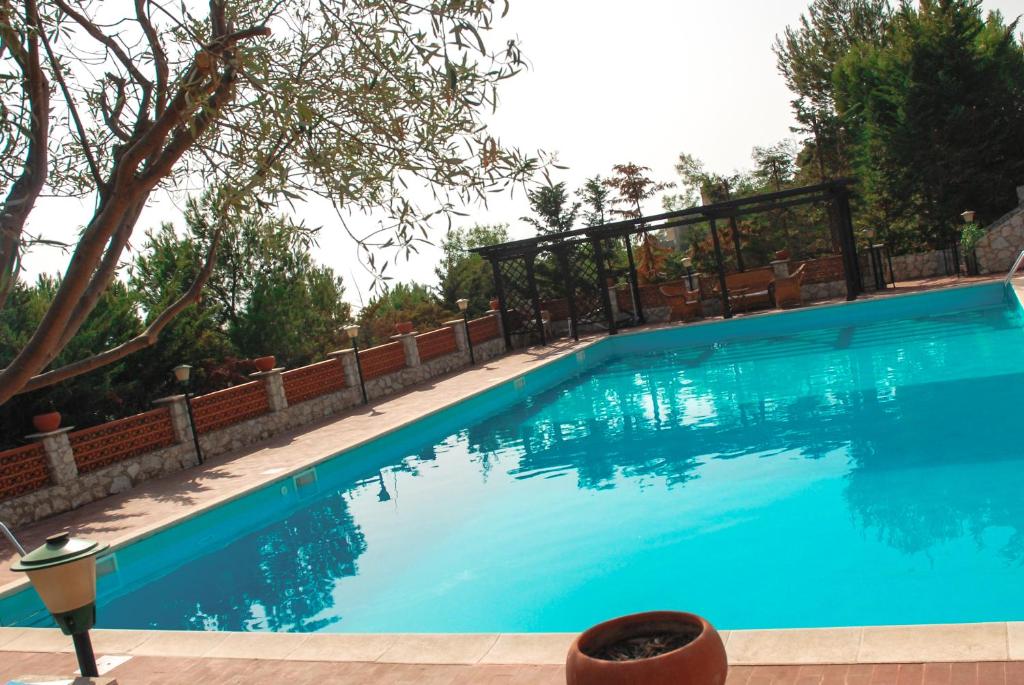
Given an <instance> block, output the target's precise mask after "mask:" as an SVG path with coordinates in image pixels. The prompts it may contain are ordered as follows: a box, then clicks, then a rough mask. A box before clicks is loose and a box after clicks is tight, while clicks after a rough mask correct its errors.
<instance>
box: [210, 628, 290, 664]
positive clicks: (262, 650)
mask: <svg viewBox="0 0 1024 685" xmlns="http://www.w3.org/2000/svg"><path fill="white" fill-rule="evenodd" d="M225 635H226V637H225V639H224V640H223V641H221V642H219V643H218V644H217V645H216V646H214V647H213V649H211V650H210V651H209V652H207V653H206V656H207V657H209V658H214V659H216V658H230V659H260V660H266V659H287V658H289V657H290V655H291V654H292V653H294V652H295V650H297V649H298V648H299V647H301V646H302V644H303V643H304V642H305V641H306V640H307V639H308V638H309V635H306V634H304V633H225Z"/></svg>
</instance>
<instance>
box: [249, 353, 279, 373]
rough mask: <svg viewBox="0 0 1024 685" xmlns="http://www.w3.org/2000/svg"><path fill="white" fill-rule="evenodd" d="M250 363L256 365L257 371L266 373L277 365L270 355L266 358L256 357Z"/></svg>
mask: <svg viewBox="0 0 1024 685" xmlns="http://www.w3.org/2000/svg"><path fill="white" fill-rule="evenodd" d="M252 363H253V364H255V365H256V370H257V371H260V372H262V373H266V372H267V371H270V370H272V369H273V368H274V364H275V363H277V359H276V358H275V357H274V355H272V354H270V355H267V356H266V357H256V358H255V359H253V360H252Z"/></svg>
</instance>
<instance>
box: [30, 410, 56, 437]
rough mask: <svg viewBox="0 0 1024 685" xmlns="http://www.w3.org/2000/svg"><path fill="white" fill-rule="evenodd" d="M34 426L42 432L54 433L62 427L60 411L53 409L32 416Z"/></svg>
mask: <svg viewBox="0 0 1024 685" xmlns="http://www.w3.org/2000/svg"><path fill="white" fill-rule="evenodd" d="M32 426H33V427H34V428H35V429H36V430H37V431H38V432H40V433H52V432H53V431H55V430H57V429H58V428H60V412H59V411H51V412H47V413H46V414H36V415H35V416H33V417H32Z"/></svg>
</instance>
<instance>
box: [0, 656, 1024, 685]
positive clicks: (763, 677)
mask: <svg viewBox="0 0 1024 685" xmlns="http://www.w3.org/2000/svg"><path fill="white" fill-rule="evenodd" d="M75 668H76V664H75V659H74V657H73V656H72V655H70V654H39V653H31V652H25V653H14V652H7V653H0V676H2V681H3V682H6V681H7V680H9V679H10V678H13V677H17V676H19V675H27V674H38V675H56V674H61V673H70V672H72V671H73V670H74V669H75ZM105 675H106V676H108V677H112V678H117V682H118V684H119V685H143V684H145V685H183V684H186V683H217V684H218V685H229V684H235V683H237V684H239V685H241V684H242V683H246V684H250V683H288V684H289V685H314V684H316V685H319V684H320V683H330V684H331V685H349V684H351V685H357V684H358V685H367V684H369V683H373V684H374V685H412V684H413V683H415V684H417V685H491V684H493V685H498V684H500V685H535V684H536V685H564V683H565V671H564V669H563V668H562V667H561V666H500V665H495V666H492V665H474V666H449V665H421V664H378V663H347V664H338V663H328V662H320V661H306V662H287V661H280V662H275V661H254V660H247V659H188V658H184V659H182V658H167V657H134V658H132V660H131V661H128V662H127V663H124V664H122V665H121V666H118V667H117V668H114V669H113V670H111V671H110V672H109V673H107V674H105ZM726 685H1024V662H1014V661H1010V662H999V661H989V662H982V663H954V664H949V663H936V664H855V665H849V666H829V665H824V666H733V667H732V668H730V670H729V678H728V680H727V681H726Z"/></svg>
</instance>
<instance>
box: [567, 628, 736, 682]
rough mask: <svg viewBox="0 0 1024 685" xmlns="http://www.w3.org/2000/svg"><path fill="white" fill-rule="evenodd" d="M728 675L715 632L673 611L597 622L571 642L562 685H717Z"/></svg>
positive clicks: (721, 647) (720, 641) (723, 649)
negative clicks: (639, 684)
mask: <svg viewBox="0 0 1024 685" xmlns="http://www.w3.org/2000/svg"><path fill="white" fill-rule="evenodd" d="M673 645H678V646H675V647H674V648H672V647H673ZM728 671H729V666H728V662H727V661H726V656H725V646H724V645H723V644H722V638H721V637H719V635H718V631H716V630H715V629H714V627H713V626H712V625H711V624H710V623H708V622H707V621H705V620H704V619H703V618H701V617H700V616H696V615H694V614H687V613H682V612H678V611H651V612H647V613H643V614H633V615H631V616H622V617H620V618H615V619H612V620H611V621H606V622H605V623H600V624H598V625H596V626H594V627H593V628H591V629H589V630H587V631H585V632H584V633H583V634H581V635H580V636H579V637H578V638H576V641H575V642H573V644H572V647H570V648H569V654H568V656H567V657H566V661H565V678H566V683H567V685H633V684H637V683H643V684H644V685H678V684H679V683H686V684H687V685H723V683H725V676H726V674H727V673H728Z"/></svg>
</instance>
